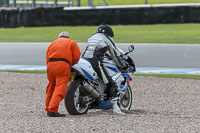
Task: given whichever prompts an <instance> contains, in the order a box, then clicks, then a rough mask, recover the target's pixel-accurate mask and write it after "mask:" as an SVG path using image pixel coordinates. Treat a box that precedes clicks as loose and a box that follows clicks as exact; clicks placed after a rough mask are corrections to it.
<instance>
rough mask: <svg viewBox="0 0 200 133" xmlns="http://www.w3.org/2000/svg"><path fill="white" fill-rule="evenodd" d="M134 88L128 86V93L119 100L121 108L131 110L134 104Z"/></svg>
mask: <svg viewBox="0 0 200 133" xmlns="http://www.w3.org/2000/svg"><path fill="white" fill-rule="evenodd" d="M132 99H133V98H132V90H131V87H130V86H128V88H127V91H126V93H125V94H124V95H123V97H122V98H121V99H120V101H119V106H120V108H121V110H123V111H127V110H130V108H131V105H132Z"/></svg>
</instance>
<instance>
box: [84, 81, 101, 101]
mask: <svg viewBox="0 0 200 133" xmlns="http://www.w3.org/2000/svg"><path fill="white" fill-rule="evenodd" d="M83 88H84V90H85V91H86V93H87V94H88V96H89V97H91V98H93V99H97V98H99V97H100V94H99V93H98V92H97V91H96V90H95V89H93V88H92V87H91V86H90V85H89V84H88V83H87V82H83Z"/></svg>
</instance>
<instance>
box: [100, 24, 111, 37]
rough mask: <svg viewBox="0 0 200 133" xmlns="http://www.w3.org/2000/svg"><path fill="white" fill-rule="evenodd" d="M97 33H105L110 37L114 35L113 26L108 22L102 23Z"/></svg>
mask: <svg viewBox="0 0 200 133" xmlns="http://www.w3.org/2000/svg"><path fill="white" fill-rule="evenodd" d="M97 33H104V34H106V35H108V36H110V37H114V32H113V30H112V28H111V27H110V26H109V25H107V24H103V25H100V26H99V27H98V29H97Z"/></svg>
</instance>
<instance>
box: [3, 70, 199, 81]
mask: <svg viewBox="0 0 200 133" xmlns="http://www.w3.org/2000/svg"><path fill="white" fill-rule="evenodd" d="M0 72H16V73H31V74H46V73H47V72H46V71H37V70H34V71H33V70H0ZM134 75H135V76H153V77H161V78H180V79H198V80H200V75H194V74H191V75H190V74H143V73H135V74H134Z"/></svg>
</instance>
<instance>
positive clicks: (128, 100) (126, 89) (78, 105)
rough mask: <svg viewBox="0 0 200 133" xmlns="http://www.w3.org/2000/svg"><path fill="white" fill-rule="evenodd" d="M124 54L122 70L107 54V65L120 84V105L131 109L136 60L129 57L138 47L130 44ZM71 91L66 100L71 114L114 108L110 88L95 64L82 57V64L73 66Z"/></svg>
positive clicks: (121, 107)
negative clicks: (99, 76)
mask: <svg viewBox="0 0 200 133" xmlns="http://www.w3.org/2000/svg"><path fill="white" fill-rule="evenodd" d="M119 50H120V52H121V53H122V56H121V59H122V62H123V63H124V67H123V68H122V69H119V68H118V67H117V66H116V64H115V63H114V62H113V61H112V59H111V57H110V56H109V55H107V56H105V57H104V60H103V64H104V66H105V68H106V69H107V71H108V73H109V75H110V76H111V77H112V79H113V80H114V81H115V82H116V83H117V85H118V92H119V94H118V95H119V100H118V105H119V107H120V109H121V110H122V111H127V110H129V109H130V108H131V105H132V91H131V87H130V85H129V82H130V81H131V80H132V74H133V73H134V72H135V71H136V68H135V63H134V61H133V60H132V59H131V58H130V57H129V56H128V54H129V53H131V52H132V51H133V50H134V46H133V45H131V46H129V47H128V52H126V53H124V52H123V51H122V50H121V49H119ZM68 86H69V87H68V91H67V93H66V97H65V99H64V103H65V107H66V110H67V111H68V113H69V114H70V115H82V114H86V113H87V112H88V110H89V109H106V110H107V109H112V104H111V98H110V97H109V93H108V92H109V91H107V90H108V89H109V88H107V86H106V84H104V82H103V81H102V80H101V79H100V78H98V76H97V73H96V72H95V71H94V70H93V68H92V66H91V64H90V63H89V62H88V61H87V60H85V59H83V58H80V60H79V62H78V64H75V65H73V66H72V67H71V75H70V79H69V83H68Z"/></svg>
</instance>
